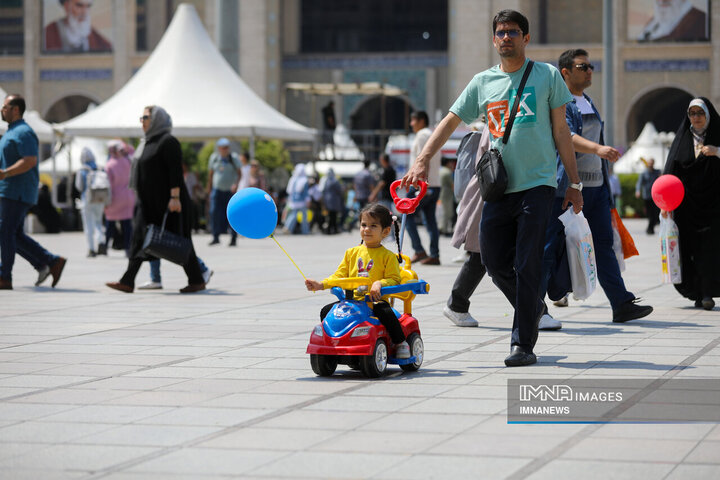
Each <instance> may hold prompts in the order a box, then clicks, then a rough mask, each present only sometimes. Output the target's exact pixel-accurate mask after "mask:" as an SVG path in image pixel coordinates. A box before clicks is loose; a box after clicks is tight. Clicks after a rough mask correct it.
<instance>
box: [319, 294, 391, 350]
mask: <svg viewBox="0 0 720 480" xmlns="http://www.w3.org/2000/svg"><path fill="white" fill-rule="evenodd" d="M338 303H340V302H333V303H330V304H328V305H325V306H324V307H323V308H322V309H321V310H320V320H323V319H325V317H326V316H327V314H328V313H329V312H330V309H331V308H332V307H333V305H336V304H338ZM373 315H375V316H376V317H377V319H378V320H380V323H381V324H382V325H383V326H384V327H385V328H387V331H388V333H389V334H390V339H391V340H392V342H393V343H395V344H398V343H402V342H404V341H405V334H404V333H403V330H402V326H401V325H400V320H398V318H397V317H396V316H395V312H393V310H392V308H391V307H390V304H389V303H387V302H386V301H385V300H380V301H379V302H377V303H375V304H373Z"/></svg>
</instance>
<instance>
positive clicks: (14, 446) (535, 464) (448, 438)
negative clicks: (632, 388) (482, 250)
mask: <svg viewBox="0 0 720 480" xmlns="http://www.w3.org/2000/svg"><path fill="white" fill-rule="evenodd" d="M626 224H627V226H628V228H629V230H630V231H631V233H632V234H633V236H634V238H635V241H636V243H637V246H638V250H639V251H640V256H639V257H633V258H632V259H629V260H628V261H627V270H626V271H625V273H624V278H625V281H626V284H627V286H628V288H629V289H630V290H631V291H632V292H634V293H635V294H636V295H637V296H640V297H643V299H644V303H647V304H650V305H653V306H654V307H655V311H654V312H653V313H652V314H651V315H650V316H648V317H646V318H645V319H641V320H636V321H632V322H629V323H626V324H620V325H619V324H612V323H611V319H612V313H611V310H610V308H609V306H608V302H607V299H606V297H605V296H604V294H603V293H602V291H601V290H599V289H598V291H596V292H595V294H593V296H592V297H591V298H590V299H589V300H587V301H585V302H577V301H573V300H572V299H571V301H570V307H568V308H557V307H552V306H551V307H550V310H551V313H552V314H553V315H555V317H556V318H558V319H559V320H561V321H562V322H563V328H562V330H560V331H557V332H541V334H540V340H539V341H538V345H537V348H536V353H537V354H538V357H539V363H538V364H537V365H533V366H530V367H523V368H514V369H509V368H506V367H504V365H503V359H504V358H505V356H506V355H507V353H508V351H509V333H510V332H509V327H510V325H511V322H512V311H511V308H510V306H509V305H508V303H507V301H506V300H505V299H504V298H503V297H502V295H501V294H500V293H499V291H498V290H497V289H496V288H495V286H494V285H493V284H492V282H491V281H490V279H488V278H486V279H484V280H483V282H482V283H481V285H480V287H479V289H478V291H477V292H476V294H475V296H474V297H473V304H472V307H471V313H472V314H473V315H474V316H475V318H477V319H478V320H479V322H480V327H479V328H459V327H456V326H454V325H453V324H452V323H450V321H448V320H447V319H446V318H445V317H444V316H443V315H442V307H443V305H444V303H445V301H446V300H447V296H448V293H449V290H450V287H451V285H452V282H453V280H454V278H455V275H456V273H457V271H458V269H459V266H460V265H459V264H457V263H451V261H450V259H451V258H453V257H455V256H456V255H457V251H456V250H454V249H453V248H451V247H450V245H449V238H447V237H443V238H442V241H441V261H442V265H441V266H424V265H417V266H416V267H415V269H416V271H417V272H418V274H419V275H420V277H421V278H423V279H425V280H427V281H428V282H429V283H430V284H431V291H430V294H429V295H424V296H419V297H418V298H417V299H416V300H415V303H414V312H415V314H416V316H417V318H418V319H419V320H420V327H421V330H422V335H423V339H424V342H425V350H426V352H425V353H426V357H425V362H424V365H423V367H422V368H421V369H420V371H418V372H416V373H403V372H402V371H401V370H400V369H399V368H398V367H396V366H390V368H389V371H388V374H387V375H386V376H385V377H384V378H382V379H379V380H368V379H366V378H364V377H362V376H361V374H360V373H358V372H356V371H352V370H349V369H347V368H346V367H344V366H340V367H339V368H338V371H337V373H336V374H335V375H334V376H333V377H331V378H319V377H316V376H315V375H314V374H313V372H312V370H311V368H310V362H309V359H308V356H307V355H306V354H305V347H306V345H307V342H308V339H309V335H310V331H311V330H312V328H313V326H314V325H315V324H316V323H317V319H318V312H319V310H320V308H321V307H322V306H323V305H324V304H326V303H329V302H331V301H332V300H333V298H334V297H331V296H330V294H329V293H328V292H317V293H309V292H307V291H306V290H305V288H304V285H303V279H302V276H301V274H300V272H298V270H297V269H296V268H295V266H293V264H292V263H291V262H290V260H289V259H288V258H287V257H286V256H285V254H284V253H283V252H282V250H281V249H280V248H278V246H277V245H276V244H275V243H274V242H273V241H272V240H270V239H265V240H249V239H239V241H238V246H237V247H235V248H232V247H228V246H227V242H228V240H229V239H228V238H227V236H223V238H222V239H221V244H220V245H218V246H212V247H210V246H208V245H207V244H208V241H209V240H210V237H209V236H207V235H199V236H196V237H194V240H195V246H196V249H197V251H198V253H199V255H200V256H201V257H202V258H203V259H204V260H205V261H206V263H207V264H208V265H209V266H210V267H211V268H212V269H213V270H214V275H213V277H212V280H211V282H210V284H209V289H208V290H207V291H206V292H201V293H197V294H191V295H181V294H179V293H178V290H179V289H180V288H182V287H183V286H185V284H186V278H185V275H184V273H183V271H182V269H180V268H179V267H177V266H175V265H171V264H169V263H165V262H163V266H162V273H163V285H164V287H165V288H164V289H163V290H159V291H144V292H143V291H137V290H136V292H135V293H134V294H124V293H121V292H117V291H113V290H110V289H109V288H107V287H105V286H104V284H105V282H108V281H116V280H118V279H119V278H120V276H121V274H122V272H123V270H124V268H125V265H126V261H125V259H124V257H123V256H122V253H121V252H119V251H111V252H110V256H109V257H97V258H86V257H85V253H86V252H87V247H86V245H85V240H84V237H83V235H82V234H81V233H69V234H68V233H64V234H61V235H36V236H35V238H36V239H37V240H38V241H40V242H41V243H42V244H43V245H45V246H46V247H47V248H48V249H50V250H51V251H53V252H55V253H57V254H61V255H63V256H66V257H68V263H67V266H66V268H65V271H64V273H63V275H62V279H61V280H60V283H59V284H58V286H57V288H54V289H53V288H50V287H49V280H48V281H47V283H48V286H42V287H34V286H33V284H34V282H35V279H36V273H35V272H34V270H33V269H32V268H31V267H30V266H29V265H28V264H27V263H26V262H25V261H24V260H22V259H20V258H18V259H17V261H16V264H15V270H14V281H13V283H14V287H15V290H13V291H3V292H2V293H0V303H1V305H2V310H1V312H2V313H1V314H0V315H1V317H2V320H1V321H0V329H1V330H0V331H1V335H0V397H1V400H0V401H1V403H0V442H2V446H0V477H2V478H8V479H44V480H50V479H59V478H71V479H74V478H78V479H79V478H82V479H86V478H93V479H95V478H98V479H99V478H102V479H113V480H131V479H132V480H135V479H137V480H140V479H148V478H152V479H173V480H177V479H205V478H237V477H243V478H383V479H402V478H408V479H410V478H413V479H417V478H442V479H448V478H458V479H467V478H484V479H493V478H511V479H518V480H519V479H524V478H530V479H536V480H537V479H552V480H560V479H573V480H575V479H577V478H583V479H595V478H597V479H607V478H627V479H633V480H638V479H645V478H647V479H658V478H668V479H683V480H686V479H693V478H697V479H709V478H720V426H718V425H716V424H713V423H697V424H649V425H626V424H579V425H555V424H550V425H542V424H540V425H508V424H507V417H506V411H507V401H506V388H507V387H506V382H507V379H509V378H523V379H524V378H560V379H564V378H581V379H583V378H587V379H590V378H598V379H613V378H697V377H701V378H702V377H709V378H720V347H719V346H718V345H719V344H720V311H719V310H720V308H718V307H716V308H715V310H714V311H704V310H701V309H695V308H692V303H691V302H690V301H688V300H686V299H684V298H682V297H680V296H679V295H678V294H677V293H676V292H675V290H674V288H672V286H670V285H663V284H661V280H660V278H661V277H660V266H659V264H660V255H659V244H658V239H657V237H650V236H647V235H645V233H644V228H645V222H644V221H643V220H632V221H627V222H626ZM421 231H422V233H423V234H424V233H425V232H424V231H423V230H422V229H421ZM358 237H359V236H358V235H357V231H356V232H355V233H353V234H342V235H337V236H324V235H319V234H317V235H313V236H290V235H278V237H277V239H278V241H279V242H280V243H281V244H282V245H283V247H284V248H285V249H286V250H287V252H288V253H289V254H290V255H291V256H292V258H293V259H294V260H295V262H296V263H297V265H298V266H299V268H300V269H301V270H302V271H303V273H304V274H305V275H307V276H308V277H311V278H315V279H322V278H324V277H325V276H327V275H329V274H330V273H332V271H333V270H334V269H335V267H336V266H337V264H338V263H339V261H340V259H341V258H342V253H343V251H344V250H345V249H346V248H348V247H350V246H352V245H354V244H357V243H358V242H359V238H358ZM424 238H425V240H427V239H426V237H424ZM387 246H388V248H390V249H392V250H394V249H395V245H394V243H393V242H388V243H387ZM406 248H407V250H408V252H406V253H409V254H412V251H410V246H409V239H407V238H406ZM148 279H149V278H148V267H147V266H144V267H143V269H142V270H141V271H140V274H139V275H138V278H137V284H141V283H143V282H145V281H147V280H148Z"/></svg>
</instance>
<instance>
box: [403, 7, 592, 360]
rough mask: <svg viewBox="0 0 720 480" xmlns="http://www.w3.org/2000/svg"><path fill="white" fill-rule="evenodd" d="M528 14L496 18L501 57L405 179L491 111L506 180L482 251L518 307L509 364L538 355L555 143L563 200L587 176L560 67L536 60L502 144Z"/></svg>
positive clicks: (418, 174) (576, 196)
mask: <svg viewBox="0 0 720 480" xmlns="http://www.w3.org/2000/svg"><path fill="white" fill-rule="evenodd" d="M529 41H530V35H529V25H528V20H527V18H525V16H524V15H522V14H521V13H519V12H516V11H514V10H502V11H501V12H499V13H498V14H497V15H495V18H494V19H493V45H494V46H495V49H496V50H497V52H498V54H499V55H500V64H499V65H496V66H494V67H492V68H490V69H488V70H485V71H484V72H481V73H479V74H477V75H476V76H475V77H474V78H473V79H472V80H471V81H470V83H469V84H468V85H467V87H465V90H464V91H463V93H462V94H461V95H460V97H459V98H458V99H457V100H456V101H455V103H454V104H453V106H452V107H451V108H450V113H448V114H447V116H446V117H445V118H444V119H443V121H442V122H441V123H440V125H438V127H437V128H436V129H435V131H434V132H433V134H432V136H431V137H430V139H429V140H428V142H427V143H426V144H425V148H423V151H422V152H421V153H420V155H419V156H418V157H417V159H415V163H414V164H413V166H412V167H411V168H410V170H409V171H408V173H407V174H406V175H405V177H403V185H408V184H416V183H417V182H418V181H425V180H426V179H427V174H428V171H427V166H428V163H429V159H430V157H431V156H432V155H433V154H434V153H435V152H437V151H438V150H439V149H440V147H442V145H443V144H444V143H445V141H446V140H447V139H448V138H449V137H450V134H452V132H453V131H454V130H455V129H456V128H457V127H458V125H460V122H461V121H462V122H465V123H467V124H470V123H472V122H474V121H475V120H476V119H477V118H479V117H480V115H481V114H485V115H486V116H487V120H488V121H487V125H488V128H489V129H490V133H491V134H492V143H493V146H494V147H495V148H498V149H499V150H500V151H501V152H502V156H503V161H504V163H505V168H506V170H507V173H508V187H507V189H506V191H505V194H504V195H503V196H502V198H500V199H499V200H497V201H493V202H485V205H484V207H483V214H482V220H481V223H480V250H481V251H480V255H481V256H482V260H483V263H484V264H485V267H486V268H487V272H488V274H489V275H490V277H492V279H493V283H495V285H497V286H498V288H499V289H500V290H501V291H502V293H503V294H504V295H505V297H506V298H507V299H508V301H509V302H510V303H511V304H512V305H513V307H514V308H515V315H514V318H513V331H512V338H511V352H510V355H509V356H508V357H507V358H506V359H505V365H507V366H509V367H511V366H520V365H530V364H533V363H535V362H537V358H536V357H535V354H534V353H533V347H534V346H535V342H536V340H537V334H538V319H539V316H540V313H541V311H542V310H541V305H542V303H541V299H540V296H539V290H540V277H541V274H542V256H543V246H544V243H545V228H546V225H547V221H548V217H549V215H550V209H551V207H552V201H553V198H554V196H555V189H556V187H557V183H556V180H555V176H556V172H557V169H556V166H555V159H556V156H555V151H556V150H557V152H558V153H559V154H560V159H561V160H562V162H563V165H565V169H566V171H567V172H568V176H569V178H570V181H571V182H572V183H571V184H570V186H569V187H568V189H567V191H566V192H565V199H564V202H563V203H564V206H567V204H568V203H572V205H573V208H574V210H575V211H576V212H579V211H580V209H581V208H582V194H581V193H580V191H581V190H582V184H581V183H580V178H579V177H578V173H577V166H576V164H575V152H574V150H573V146H572V141H571V139H570V131H569V129H568V126H567V123H566V122H565V104H567V103H568V102H570V101H572V96H571V95H570V92H569V90H568V88H567V86H566V85H565V82H564V81H563V79H562V77H561V76H560V74H559V72H558V71H557V69H556V68H555V67H552V66H550V65H548V64H545V63H535V64H534V66H533V69H532V71H531V72H530V76H529V77H528V80H527V83H526V85H525V88H524V89H523V93H522V97H521V99H520V102H519V107H518V111H517V115H516V117H515V122H514V124H513V127H512V132H511V134H510V138H509V139H508V142H507V144H505V145H503V144H502V136H503V134H504V132H505V126H506V123H507V119H508V118H509V116H510V109H511V108H512V107H513V104H514V100H515V95H516V93H517V90H518V88H519V86H520V81H521V79H522V76H523V73H524V71H525V68H526V67H527V64H528V59H527V58H526V57H525V47H526V46H527V44H528V42H529Z"/></svg>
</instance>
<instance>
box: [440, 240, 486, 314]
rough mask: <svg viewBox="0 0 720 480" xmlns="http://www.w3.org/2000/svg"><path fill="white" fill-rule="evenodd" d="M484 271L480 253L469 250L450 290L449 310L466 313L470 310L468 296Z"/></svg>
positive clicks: (478, 282)
mask: <svg viewBox="0 0 720 480" xmlns="http://www.w3.org/2000/svg"><path fill="white" fill-rule="evenodd" d="M485 272H486V270H485V265H483V263H482V257H481V256H480V253H478V252H470V258H468V259H467V260H465V263H463V266H462V267H461V268H460V272H459V273H458V276H457V277H456V278H455V283H454V284H453V287H452V291H451V292H450V298H449V299H448V302H447V306H448V307H450V310H452V311H453V312H459V313H467V312H468V310H470V297H471V296H472V294H473V293H474V292H475V289H476V288H477V286H478V285H480V281H481V280H482V279H483V277H484V276H485Z"/></svg>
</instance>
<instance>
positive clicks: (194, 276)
mask: <svg viewBox="0 0 720 480" xmlns="http://www.w3.org/2000/svg"><path fill="white" fill-rule="evenodd" d="M140 122H141V123H142V128H143V131H144V132H145V138H144V139H143V141H142V142H141V143H140V145H139V146H138V149H137V151H136V152H135V157H134V164H133V169H132V174H131V178H130V186H131V187H132V188H133V189H134V190H135V191H136V193H137V203H136V205H135V215H134V216H133V238H132V243H131V246H130V259H129V261H128V267H127V270H126V271H125V274H124V275H123V276H122V278H121V279H120V281H119V282H108V283H106V285H107V286H108V287H110V288H113V289H115V290H120V291H121V292H125V293H132V292H133V290H134V289H135V276H136V275H137V273H138V270H140V266H141V265H142V262H143V261H144V260H153V259H154V257H151V256H149V255H147V254H145V253H144V252H143V242H144V240H145V234H146V232H147V229H148V226H150V225H157V226H160V225H161V224H162V222H163V217H164V215H165V212H166V211H169V212H170V213H169V214H168V215H167V221H166V224H165V229H166V230H168V231H170V232H173V233H176V234H178V235H181V236H183V237H185V238H187V239H188V240H190V232H191V230H192V221H191V217H190V216H191V205H192V204H191V200H190V196H189V195H188V192H187V189H186V188H185V182H184V180H183V171H182V152H181V149H180V143H179V142H178V141H177V139H176V138H175V137H173V136H172V135H171V134H170V131H171V129H172V120H171V118H170V115H168V113H167V112H166V111H165V110H164V109H163V108H161V107H158V106H157V105H153V106H149V107H145V110H144V112H143V116H142V117H140ZM190 245H191V248H190V254H189V255H188V260H187V261H186V262H185V264H184V265H183V268H184V269H185V274H186V275H187V277H188V285H187V286H186V287H184V288H182V289H181V290H180V293H193V292H197V291H200V290H205V283H204V282H203V276H202V272H201V270H200V265H199V264H198V260H197V256H196V255H195V249H194V248H192V241H191V240H190Z"/></svg>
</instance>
